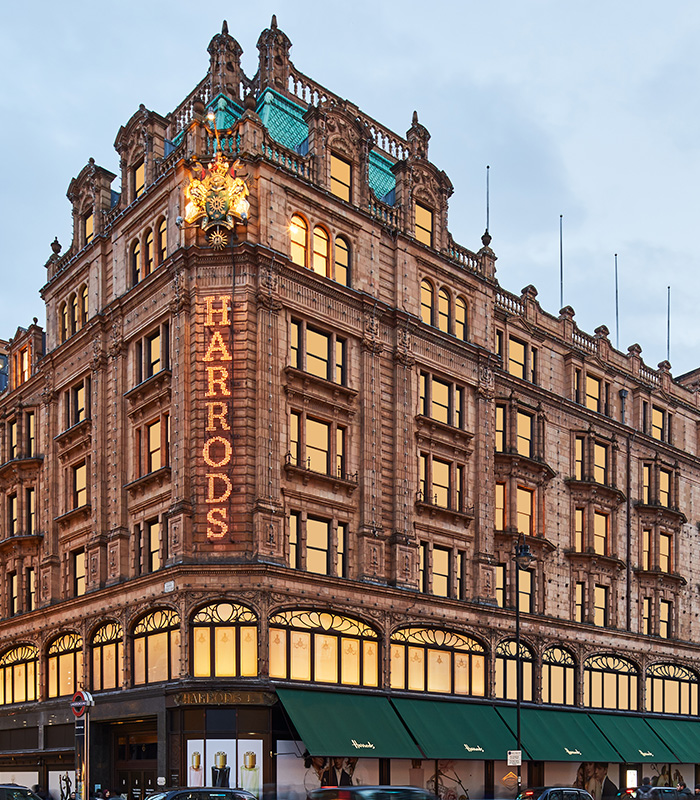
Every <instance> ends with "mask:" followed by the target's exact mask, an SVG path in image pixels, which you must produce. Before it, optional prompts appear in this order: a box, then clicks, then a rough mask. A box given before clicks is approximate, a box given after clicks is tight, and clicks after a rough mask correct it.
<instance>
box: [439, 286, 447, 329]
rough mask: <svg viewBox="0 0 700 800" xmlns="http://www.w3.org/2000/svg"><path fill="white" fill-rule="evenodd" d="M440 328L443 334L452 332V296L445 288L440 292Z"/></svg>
mask: <svg viewBox="0 0 700 800" xmlns="http://www.w3.org/2000/svg"><path fill="white" fill-rule="evenodd" d="M438 328H439V329H440V330H441V331H442V332H443V333H449V332H450V295H449V293H448V291H447V289H445V288H442V289H440V291H439V292H438Z"/></svg>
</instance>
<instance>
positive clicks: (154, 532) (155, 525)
mask: <svg viewBox="0 0 700 800" xmlns="http://www.w3.org/2000/svg"><path fill="white" fill-rule="evenodd" d="M144 531H145V536H146V541H145V545H146V553H147V556H148V566H147V569H148V572H155V571H156V570H159V569H160V568H161V566H162V558H161V552H160V522H159V521H158V520H157V519H153V520H150V521H149V522H147V523H146V524H145V526H144Z"/></svg>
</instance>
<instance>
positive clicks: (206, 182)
mask: <svg viewBox="0 0 700 800" xmlns="http://www.w3.org/2000/svg"><path fill="white" fill-rule="evenodd" d="M241 169H242V165H241V162H240V161H239V160H236V161H233V162H232V161H229V160H228V159H227V158H226V156H224V155H223V153H222V152H221V150H218V151H217V153H216V156H215V157H214V159H213V161H211V163H210V164H209V166H208V167H207V168H205V167H203V166H202V164H201V163H200V162H199V161H195V162H194V164H193V165H192V167H191V168H190V172H191V175H190V182H189V184H188V185H187V186H186V187H185V222H186V223H187V224H188V225H191V224H193V223H196V222H199V225H200V227H201V228H202V230H205V231H206V230H209V229H210V228H214V230H213V231H212V232H211V233H210V235H209V243H210V245H211V246H212V247H214V248H215V249H217V250H221V249H222V248H223V247H225V246H226V244H227V242H228V237H227V236H226V234H225V233H224V231H223V230H222V229H224V228H225V229H227V230H233V228H234V227H235V225H236V223H237V222H243V223H245V222H247V221H248V214H249V212H250V203H249V202H248V199H247V198H248V195H249V194H250V192H249V190H248V184H247V183H246V181H245V179H244V178H243V177H242V176H241V175H240V174H239V173H240V172H241Z"/></svg>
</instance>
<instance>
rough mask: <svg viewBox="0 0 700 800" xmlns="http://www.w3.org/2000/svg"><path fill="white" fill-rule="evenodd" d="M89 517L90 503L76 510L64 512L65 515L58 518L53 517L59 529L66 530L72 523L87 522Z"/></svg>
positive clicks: (90, 512)
mask: <svg viewBox="0 0 700 800" xmlns="http://www.w3.org/2000/svg"><path fill="white" fill-rule="evenodd" d="M91 516H92V506H91V505H90V503H86V504H85V505H83V506H78V508H71V510H70V511H66V513H65V514H61V515H60V516H59V517H54V522H57V523H58V526H59V527H60V528H66V527H68V525H70V524H71V523H72V522H82V521H85V520H89V519H90V517H91Z"/></svg>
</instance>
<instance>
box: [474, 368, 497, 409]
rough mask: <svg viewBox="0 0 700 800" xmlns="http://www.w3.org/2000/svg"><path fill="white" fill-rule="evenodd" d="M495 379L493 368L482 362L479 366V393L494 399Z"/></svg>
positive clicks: (488, 398)
mask: <svg viewBox="0 0 700 800" xmlns="http://www.w3.org/2000/svg"><path fill="white" fill-rule="evenodd" d="M494 391H495V387H494V379H493V370H492V369H491V367H490V366H489V365H488V364H482V365H481V366H480V367H479V387H478V392H479V394H480V395H481V396H482V397H484V398H486V400H492V399H493V397H494Z"/></svg>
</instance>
